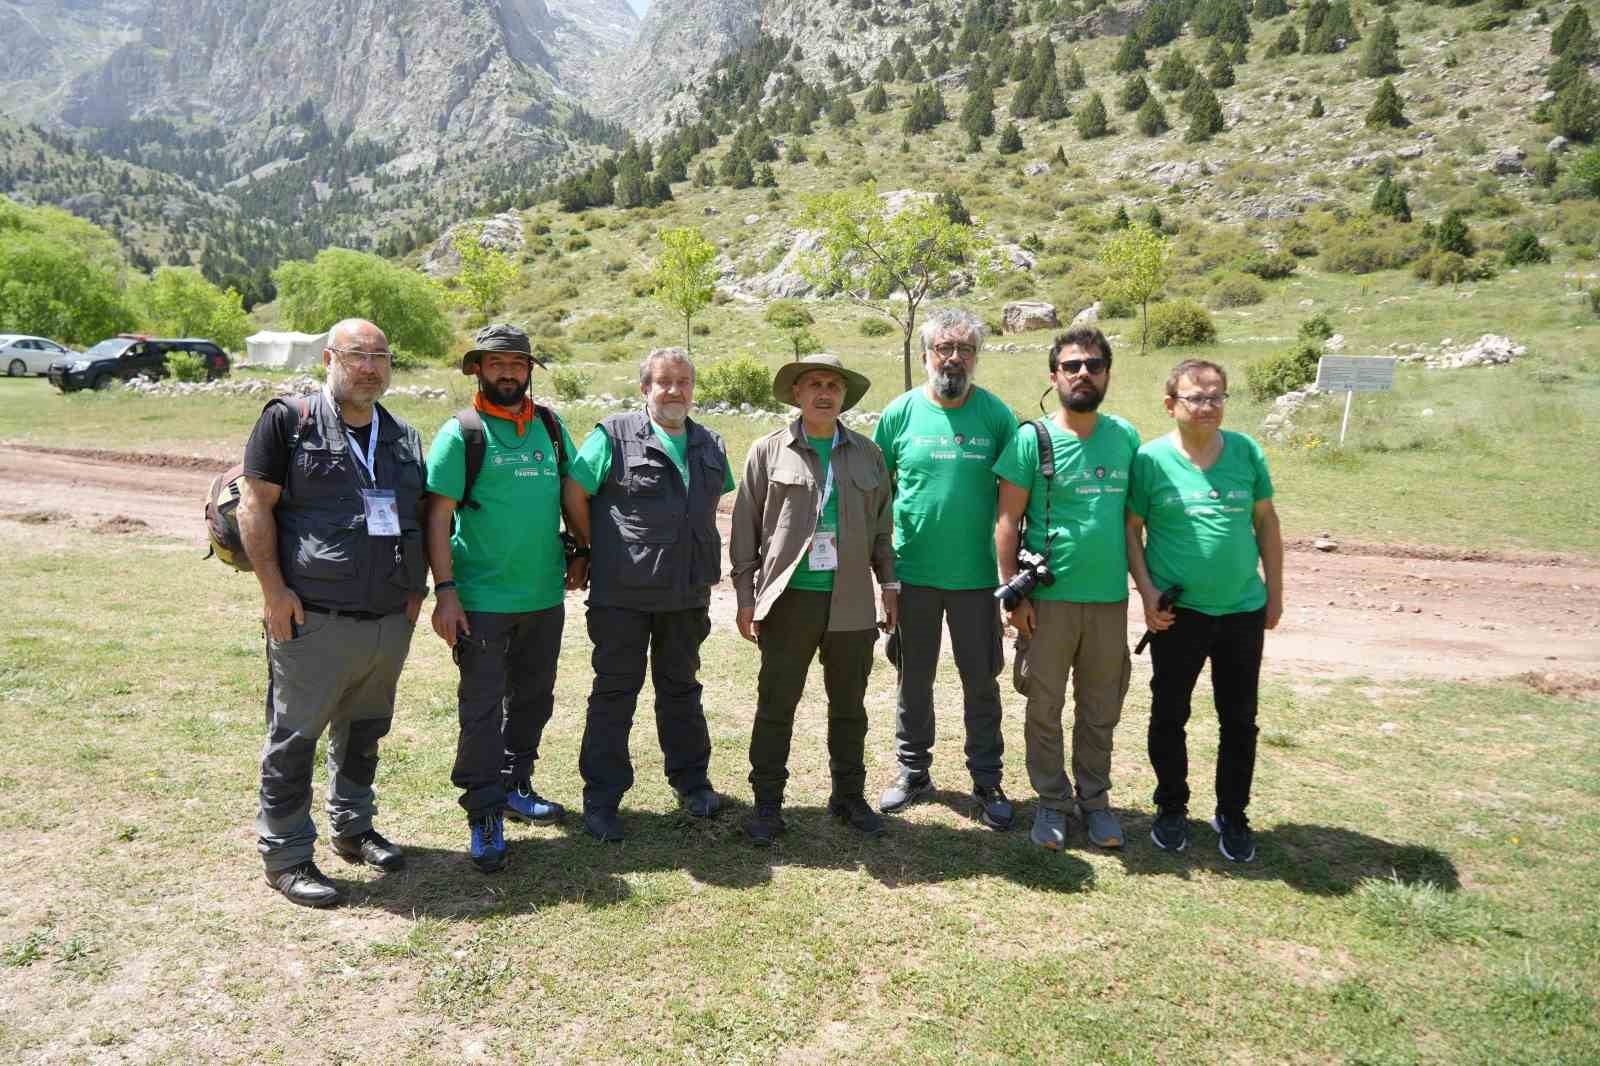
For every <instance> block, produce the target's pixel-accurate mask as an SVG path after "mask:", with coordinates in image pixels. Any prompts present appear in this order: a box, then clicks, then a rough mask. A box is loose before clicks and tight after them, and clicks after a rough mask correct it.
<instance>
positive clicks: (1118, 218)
mask: <svg viewBox="0 0 1600 1066" xmlns="http://www.w3.org/2000/svg"><path fill="white" fill-rule="evenodd" d="M1130 225H1132V220H1131V219H1129V218H1128V209H1127V208H1126V207H1123V206H1122V205H1121V204H1118V205H1117V213H1116V214H1114V215H1112V216H1111V228H1112V229H1127V228H1128V227H1129V226H1130Z"/></svg>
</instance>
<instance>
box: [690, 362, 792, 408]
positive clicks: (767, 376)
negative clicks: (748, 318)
mask: <svg viewBox="0 0 1600 1066" xmlns="http://www.w3.org/2000/svg"><path fill="white" fill-rule="evenodd" d="M694 391H695V398H696V399H697V400H698V401H699V402H700V403H702V404H713V403H726V404H732V405H733V406H735V407H737V406H738V405H739V404H742V403H747V404H750V405H751V406H752V407H761V408H764V409H766V410H769V411H771V410H776V409H777V407H778V401H777V400H775V399H773V396H772V372H771V371H770V370H768V369H767V366H766V364H765V363H763V362H762V361H761V360H759V359H756V358H755V357H753V356H749V355H739V356H735V357H734V358H732V359H724V360H722V361H721V362H720V363H713V364H712V365H710V366H708V367H702V368H701V369H700V372H699V379H698V380H697V381H696V382H695V387H694Z"/></svg>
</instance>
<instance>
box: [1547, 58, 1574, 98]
mask: <svg viewBox="0 0 1600 1066" xmlns="http://www.w3.org/2000/svg"><path fill="white" fill-rule="evenodd" d="M1583 70H1584V65H1583V60H1582V59H1579V58H1577V57H1575V56H1561V57H1559V58H1558V59H1557V60H1556V61H1555V62H1554V63H1551V64H1550V69H1549V70H1548V71H1547V72H1546V73H1545V77H1544V87H1545V88H1546V89H1547V90H1549V91H1550V92H1553V93H1559V92H1561V90H1563V89H1565V88H1566V87H1567V86H1568V85H1570V84H1571V83H1572V79H1574V78H1576V77H1577V76H1578V75H1579V74H1582V73H1583Z"/></svg>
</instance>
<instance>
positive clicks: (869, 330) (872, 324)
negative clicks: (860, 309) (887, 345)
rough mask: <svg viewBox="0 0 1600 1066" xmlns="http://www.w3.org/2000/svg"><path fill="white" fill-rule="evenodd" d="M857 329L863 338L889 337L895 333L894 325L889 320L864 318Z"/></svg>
mask: <svg viewBox="0 0 1600 1066" xmlns="http://www.w3.org/2000/svg"><path fill="white" fill-rule="evenodd" d="M856 329H857V331H858V332H860V334H861V335H862V336H863V337H887V336H888V335H889V334H891V333H893V332H894V323H893V322H890V321H889V320H888V319H887V318H863V319H862V320H861V324H860V325H859V326H857V327H856Z"/></svg>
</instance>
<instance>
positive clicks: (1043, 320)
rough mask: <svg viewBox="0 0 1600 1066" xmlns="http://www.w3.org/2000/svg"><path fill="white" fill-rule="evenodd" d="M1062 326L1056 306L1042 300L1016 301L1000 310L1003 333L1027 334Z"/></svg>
mask: <svg viewBox="0 0 1600 1066" xmlns="http://www.w3.org/2000/svg"><path fill="white" fill-rule="evenodd" d="M1060 325H1061V321H1060V320H1059V319H1058V318H1056V308H1055V305H1054V304H1047V303H1044V302H1043V301H1041V300H1014V301H1012V302H1011V303H1008V304H1006V305H1005V307H1003V308H1001V310H1000V331H1001V332H1002V333H1006V334H1011V333H1027V332H1028V331H1029V330H1035V329H1056V328H1058V327H1059V326H1060Z"/></svg>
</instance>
